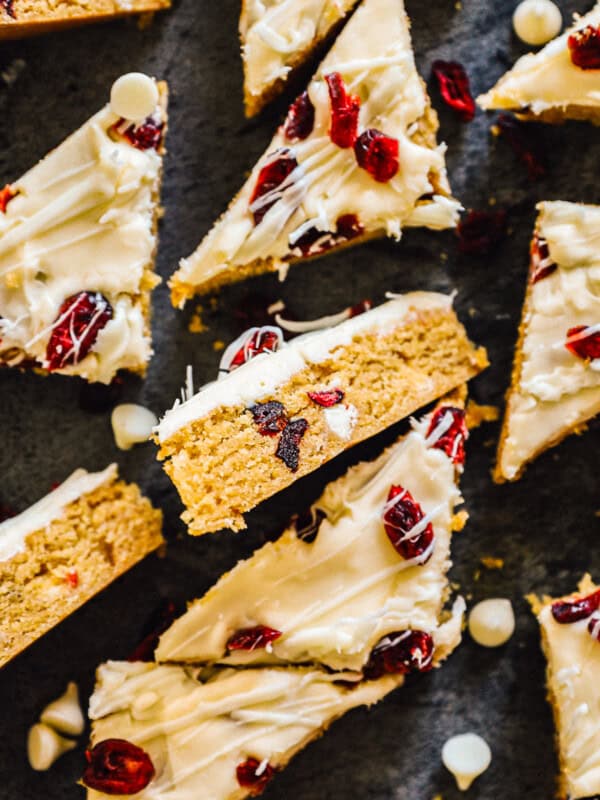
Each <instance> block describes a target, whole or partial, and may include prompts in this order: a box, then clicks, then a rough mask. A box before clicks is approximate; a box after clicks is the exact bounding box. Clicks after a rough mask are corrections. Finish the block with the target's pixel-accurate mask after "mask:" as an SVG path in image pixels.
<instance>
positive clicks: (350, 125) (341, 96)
mask: <svg viewBox="0 0 600 800" xmlns="http://www.w3.org/2000/svg"><path fill="white" fill-rule="evenodd" d="M325 81H326V83H327V88H328V89H329V100H330V103H331V127H330V129H329V137H330V139H331V141H332V142H333V143H334V144H335V145H337V146H338V147H341V148H346V147H352V146H353V145H354V142H355V141H356V132H357V129H358V113H359V111H360V98H359V97H357V96H356V95H349V94H348V92H347V90H346V84H345V83H344V79H343V78H342V76H341V75H340V73H339V72H330V73H329V74H328V75H325Z"/></svg>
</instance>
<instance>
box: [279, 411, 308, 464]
mask: <svg viewBox="0 0 600 800" xmlns="http://www.w3.org/2000/svg"><path fill="white" fill-rule="evenodd" d="M307 430H308V422H307V421H306V420H305V419H302V418H300V419H294V420H292V421H291V422H290V423H288V425H287V426H286V427H285V428H284V429H283V432H282V434H281V438H280V439H279V444H278V445H277V450H276V451H275V455H276V456H277V458H280V459H281V460H282V461H283V463H284V464H285V465H286V467H287V468H288V469H289V470H291V471H292V472H296V471H297V470H298V465H299V463H300V442H301V441H302V437H303V436H304V434H305V433H306V431H307Z"/></svg>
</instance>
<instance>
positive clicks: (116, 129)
mask: <svg viewBox="0 0 600 800" xmlns="http://www.w3.org/2000/svg"><path fill="white" fill-rule="evenodd" d="M164 127H165V124H164V122H162V120H156V119H155V118H154V117H148V118H147V119H145V120H144V122H142V123H140V124H138V125H135V124H133V125H129V124H128V121H127V120H126V119H123V118H121V119H119V120H118V121H117V122H115V124H114V125H113V126H112V127H111V129H110V130H111V131H112V133H113V134H114V135H115V136H120V137H122V138H123V139H125V140H126V141H128V142H129V144H130V145H132V146H133V147H135V148H137V149H138V150H152V149H154V150H158V149H159V147H160V145H161V142H162V139H163V131H164Z"/></svg>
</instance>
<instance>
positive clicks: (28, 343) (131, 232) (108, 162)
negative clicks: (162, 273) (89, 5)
mask: <svg viewBox="0 0 600 800" xmlns="http://www.w3.org/2000/svg"><path fill="white" fill-rule="evenodd" d="M156 114H159V115H161V117H162V111H161V110H160V109H159V108H157V111H156ZM118 120H119V118H118V117H117V116H116V115H115V114H114V113H113V112H112V111H111V110H110V108H109V107H108V106H107V107H106V108H104V109H103V110H102V111H100V112H99V113H98V114H96V115H95V116H94V117H92V118H91V119H90V120H89V121H88V122H86V123H85V124H84V125H83V126H82V127H81V128H80V129H79V130H78V131H76V132H75V133H74V134H73V135H72V136H70V137H69V138H68V139H66V140H65V141H64V142H63V143H62V144H61V145H60V146H59V147H58V148H56V150H54V151H52V152H51V153H50V154H49V155H47V156H46V158H44V159H43V160H42V161H41V162H40V163H39V164H37V166H35V167H33V169H31V170H30V171H29V172H28V173H26V174H25V175H24V176H23V177H22V178H21V179H20V180H18V181H16V182H15V183H13V184H11V188H12V190H13V191H14V192H17V194H16V196H15V197H14V198H13V199H12V200H10V202H9V203H8V205H7V206H6V211H5V213H0V339H1V341H0V359H4V360H6V361H7V363H9V364H11V365H16V364H18V363H20V361H21V360H23V359H28V360H29V359H32V360H35V362H36V363H37V365H38V366H44V365H45V359H46V347H47V344H48V341H49V339H50V335H51V333H52V329H53V325H54V324H55V322H56V320H57V318H58V317H59V309H60V307H61V305H62V304H63V302H64V301H65V300H66V299H67V298H69V297H71V296H73V295H76V294H78V293H79V292H83V291H92V292H100V293H101V294H103V295H104V296H105V298H106V299H107V300H108V301H109V303H110V304H111V306H112V310H113V316H112V319H111V320H110V321H109V322H108V324H107V325H106V326H105V327H104V328H103V329H102V330H101V331H100V333H99V335H98V337H97V340H96V342H95V344H94V345H93V346H92V349H91V351H90V352H89V353H88V355H87V356H85V357H84V358H83V359H82V360H81V361H79V363H76V364H71V365H67V366H65V367H63V368H61V369H57V370H56V371H57V372H59V373H62V374H69V375H80V376H82V377H83V378H86V379H87V380H90V381H100V382H103V383H108V382H110V380H111V379H112V378H113V376H114V374H115V372H116V371H117V370H118V369H122V368H124V369H138V370H139V369H142V368H143V367H144V365H145V364H146V362H147V361H148V359H149V357H150V355H151V344H150V338H149V331H148V330H147V325H146V321H145V318H144V313H143V309H142V304H141V302H140V294H141V284H142V278H143V277H144V270H145V269H146V268H147V267H148V265H149V264H151V262H152V258H153V253H154V250H155V248H156V235H155V233H154V219H155V204H156V197H155V195H156V192H157V190H158V182H159V175H160V167H161V156H160V155H159V154H158V153H157V152H156V151H155V150H154V149H153V148H150V149H148V150H140V149H137V148H136V147H133V146H132V145H130V144H129V143H128V142H127V141H125V140H123V139H119V140H118V141H116V140H115V139H113V138H112V137H111V135H110V128H111V127H112V126H113V125H114V124H115V123H116V122H118Z"/></svg>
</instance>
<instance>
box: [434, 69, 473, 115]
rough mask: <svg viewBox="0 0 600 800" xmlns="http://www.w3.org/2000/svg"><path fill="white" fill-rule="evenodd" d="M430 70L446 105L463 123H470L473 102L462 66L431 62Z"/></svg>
mask: <svg viewBox="0 0 600 800" xmlns="http://www.w3.org/2000/svg"><path fill="white" fill-rule="evenodd" d="M432 70H433V74H434V75H435V77H436V78H437V81H438V84H439V87H440V93H441V95H442V99H443V100H444V102H445V103H446V105H448V106H450V108H453V109H454V110H455V111H456V112H457V113H458V116H459V117H460V118H461V119H462V120H463V122H470V121H471V120H472V119H473V117H474V116H475V101H474V100H473V96H472V94H471V87H470V85H469V76H468V75H467V73H466V72H465V68H464V67H463V65H462V64H459V63H458V61H441V60H438V61H434V62H433V65H432Z"/></svg>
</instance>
